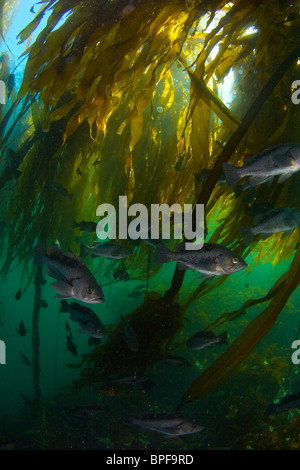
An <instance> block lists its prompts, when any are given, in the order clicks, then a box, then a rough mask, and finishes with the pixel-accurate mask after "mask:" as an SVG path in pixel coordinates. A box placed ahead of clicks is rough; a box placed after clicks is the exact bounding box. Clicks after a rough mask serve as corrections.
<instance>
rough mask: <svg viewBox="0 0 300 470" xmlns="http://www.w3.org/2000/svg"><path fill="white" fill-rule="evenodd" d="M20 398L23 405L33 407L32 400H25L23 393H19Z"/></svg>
mask: <svg viewBox="0 0 300 470" xmlns="http://www.w3.org/2000/svg"><path fill="white" fill-rule="evenodd" d="M20 396H21V397H22V398H23V400H24V403H25V405H29V406H34V405H35V403H34V402H33V401H32V400H30V399H29V398H27V397H26V396H25V395H23V393H21V392H20Z"/></svg>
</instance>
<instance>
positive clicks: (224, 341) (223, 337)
mask: <svg viewBox="0 0 300 470" xmlns="http://www.w3.org/2000/svg"><path fill="white" fill-rule="evenodd" d="M219 338H220V339H221V341H220V344H228V337H227V331H224V332H223V333H221V334H220V336H219Z"/></svg>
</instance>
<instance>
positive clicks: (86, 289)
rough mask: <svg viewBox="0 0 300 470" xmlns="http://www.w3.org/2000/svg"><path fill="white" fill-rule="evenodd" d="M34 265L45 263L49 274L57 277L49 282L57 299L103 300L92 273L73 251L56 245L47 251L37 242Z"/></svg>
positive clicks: (98, 301)
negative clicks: (67, 250)
mask: <svg viewBox="0 0 300 470" xmlns="http://www.w3.org/2000/svg"><path fill="white" fill-rule="evenodd" d="M34 264H35V265H42V264H45V265H46V266H47V268H48V269H47V273H48V275H49V276H51V277H54V278H55V279H57V281H56V282H54V283H53V284H51V287H52V289H54V290H55V291H56V292H58V295H56V298H57V299H69V298H74V299H77V300H81V301H82V302H86V303H94V304H96V303H101V302H104V295H103V292H102V289H101V287H100V286H99V284H98V283H97V281H96V279H95V278H94V276H93V275H92V273H91V272H90V271H89V270H88V268H87V267H86V266H85V264H84V263H83V261H82V260H81V259H80V258H79V257H78V256H76V255H74V253H63V252H62V251H61V249H60V248H59V247H58V246H57V245H53V246H51V247H50V248H49V249H48V251H47V252H46V250H45V249H44V247H43V245H42V244H41V243H40V242H39V243H38V245H37V247H36V252H35V257H34Z"/></svg>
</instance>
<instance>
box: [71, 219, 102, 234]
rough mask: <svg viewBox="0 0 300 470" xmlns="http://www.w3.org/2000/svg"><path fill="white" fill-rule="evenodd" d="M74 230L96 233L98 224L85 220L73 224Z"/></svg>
mask: <svg viewBox="0 0 300 470" xmlns="http://www.w3.org/2000/svg"><path fill="white" fill-rule="evenodd" d="M73 228H79V229H80V231H81V232H91V233H93V232H96V228H97V224H96V222H87V221H85V220H82V221H81V222H79V224H78V223H77V222H75V221H74V222H73Z"/></svg>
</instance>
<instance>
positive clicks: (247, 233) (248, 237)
mask: <svg viewBox="0 0 300 470" xmlns="http://www.w3.org/2000/svg"><path fill="white" fill-rule="evenodd" d="M239 231H240V233H241V235H242V237H243V238H244V240H245V242H246V243H247V245H250V243H251V242H252V240H253V238H255V235H256V233H255V232H254V230H253V228H252V227H239Z"/></svg>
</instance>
